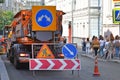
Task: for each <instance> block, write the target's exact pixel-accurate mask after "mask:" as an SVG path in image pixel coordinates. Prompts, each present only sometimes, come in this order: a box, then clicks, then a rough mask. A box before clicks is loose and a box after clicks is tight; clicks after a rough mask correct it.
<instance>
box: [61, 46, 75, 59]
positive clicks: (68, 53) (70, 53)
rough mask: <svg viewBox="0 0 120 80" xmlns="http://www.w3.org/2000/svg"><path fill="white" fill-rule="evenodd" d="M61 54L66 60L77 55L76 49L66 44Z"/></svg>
mask: <svg viewBox="0 0 120 80" xmlns="http://www.w3.org/2000/svg"><path fill="white" fill-rule="evenodd" d="M62 53H63V54H64V56H65V57H67V58H74V57H75V56H76V54H77V49H76V47H75V46H74V45H73V44H66V45H64V46H63V47H62Z"/></svg>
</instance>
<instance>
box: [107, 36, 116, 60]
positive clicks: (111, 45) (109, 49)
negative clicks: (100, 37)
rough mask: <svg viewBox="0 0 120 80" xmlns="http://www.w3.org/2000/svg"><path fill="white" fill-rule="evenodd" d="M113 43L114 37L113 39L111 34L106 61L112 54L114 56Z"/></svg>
mask: <svg viewBox="0 0 120 80" xmlns="http://www.w3.org/2000/svg"><path fill="white" fill-rule="evenodd" d="M113 41H114V37H113V34H111V35H110V40H109V44H108V56H107V59H111V58H113V54H114V42H113Z"/></svg>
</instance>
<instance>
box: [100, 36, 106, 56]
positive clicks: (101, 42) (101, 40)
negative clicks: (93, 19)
mask: <svg viewBox="0 0 120 80" xmlns="http://www.w3.org/2000/svg"><path fill="white" fill-rule="evenodd" d="M99 42H100V50H99V53H100V56H101V57H102V56H103V55H104V51H103V49H104V47H105V40H104V38H103V36H102V35H100V37H99Z"/></svg>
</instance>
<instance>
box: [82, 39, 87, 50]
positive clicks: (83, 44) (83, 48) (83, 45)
mask: <svg viewBox="0 0 120 80" xmlns="http://www.w3.org/2000/svg"><path fill="white" fill-rule="evenodd" d="M85 49H86V42H85V38H84V39H83V42H82V51H85Z"/></svg>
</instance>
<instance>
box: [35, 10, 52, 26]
mask: <svg viewBox="0 0 120 80" xmlns="http://www.w3.org/2000/svg"><path fill="white" fill-rule="evenodd" d="M52 21H53V17H52V13H51V12H50V11H49V10H47V9H42V10H40V11H38V12H37V14H36V22H37V24H38V25H40V26H41V27H44V28H46V27H48V26H49V25H50V24H51V23H52Z"/></svg>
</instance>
